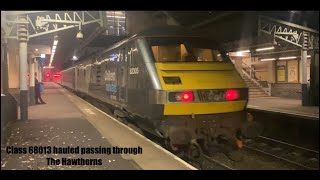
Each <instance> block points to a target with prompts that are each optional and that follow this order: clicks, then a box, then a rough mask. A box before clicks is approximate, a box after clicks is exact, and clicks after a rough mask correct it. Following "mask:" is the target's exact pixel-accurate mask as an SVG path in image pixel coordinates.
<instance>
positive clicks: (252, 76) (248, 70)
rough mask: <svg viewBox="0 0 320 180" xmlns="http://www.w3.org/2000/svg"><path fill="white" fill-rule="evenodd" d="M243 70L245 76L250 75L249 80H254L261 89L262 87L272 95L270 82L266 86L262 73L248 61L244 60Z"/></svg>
mask: <svg viewBox="0 0 320 180" xmlns="http://www.w3.org/2000/svg"><path fill="white" fill-rule="evenodd" d="M242 72H243V74H244V75H245V76H247V77H248V79H249V80H251V82H253V83H254V84H255V85H257V86H258V87H259V88H260V89H262V90H263V91H264V92H265V93H267V94H268V95H269V96H270V88H269V83H268V87H265V86H264V85H263V81H262V77H261V75H259V73H258V72H257V71H256V70H254V69H252V68H251V67H250V66H248V65H247V64H246V63H244V62H242Z"/></svg>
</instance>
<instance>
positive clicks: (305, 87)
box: [301, 31, 309, 106]
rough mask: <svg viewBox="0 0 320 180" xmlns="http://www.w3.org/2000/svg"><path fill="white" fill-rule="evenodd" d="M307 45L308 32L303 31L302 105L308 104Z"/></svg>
mask: <svg viewBox="0 0 320 180" xmlns="http://www.w3.org/2000/svg"><path fill="white" fill-rule="evenodd" d="M308 46H309V33H308V32H305V31H304V32H303V45H302V50H301V72H302V81H301V87H302V91H301V92H302V106H308V105H309V101H308V100H309V96H308V84H307V83H308V80H307V50H308Z"/></svg>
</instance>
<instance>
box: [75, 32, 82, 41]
mask: <svg viewBox="0 0 320 180" xmlns="http://www.w3.org/2000/svg"><path fill="white" fill-rule="evenodd" d="M76 37H77V39H82V38H83V34H82V32H81V30H80V31H79V32H78V33H77V36H76Z"/></svg>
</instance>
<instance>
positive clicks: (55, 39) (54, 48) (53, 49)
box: [49, 36, 58, 67]
mask: <svg viewBox="0 0 320 180" xmlns="http://www.w3.org/2000/svg"><path fill="white" fill-rule="evenodd" d="M57 38H58V36H55V37H54V41H53V45H52V50H51V57H50V62H49V67H51V64H52V61H53V57H54V53H55V52H56V48H57V46H58V39H57Z"/></svg>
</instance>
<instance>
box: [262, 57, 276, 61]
mask: <svg viewBox="0 0 320 180" xmlns="http://www.w3.org/2000/svg"><path fill="white" fill-rule="evenodd" d="M274 60H276V58H266V59H260V61H274Z"/></svg>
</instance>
